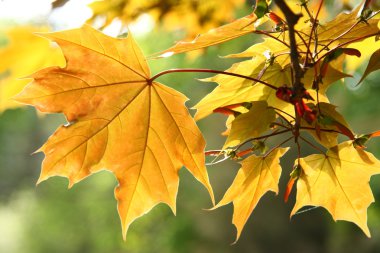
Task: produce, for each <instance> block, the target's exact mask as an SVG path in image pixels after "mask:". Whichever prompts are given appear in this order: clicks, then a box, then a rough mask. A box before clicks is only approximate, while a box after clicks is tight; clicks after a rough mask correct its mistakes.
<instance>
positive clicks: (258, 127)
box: [223, 101, 276, 149]
mask: <svg viewBox="0 0 380 253" xmlns="http://www.w3.org/2000/svg"><path fill="white" fill-rule="evenodd" d="M275 119H276V114H275V112H274V110H273V108H268V104H267V103H266V102H265V101H257V102H253V103H252V107H251V109H250V110H249V111H248V112H247V113H243V114H241V115H239V116H237V117H236V118H235V120H234V121H232V125H231V131H230V133H229V135H228V138H227V140H226V143H225V144H224V146H223V149H225V148H227V147H233V146H236V145H238V144H239V143H241V142H243V141H245V140H247V139H249V138H254V137H258V136H259V135H260V134H262V133H263V132H265V131H266V130H268V129H269V126H270V124H271V123H272V122H274V121H275Z"/></svg>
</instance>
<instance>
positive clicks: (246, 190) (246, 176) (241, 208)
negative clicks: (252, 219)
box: [214, 148, 288, 242]
mask: <svg viewBox="0 0 380 253" xmlns="http://www.w3.org/2000/svg"><path fill="white" fill-rule="evenodd" d="M287 151H288V148H277V149H275V150H273V151H272V152H271V153H270V154H269V155H268V156H256V155H252V156H250V157H248V158H246V159H245V160H243V161H242V162H241V168H240V169H239V171H238V173H237V175H236V178H235V180H234V181H233V183H232V185H231V186H230V188H228V190H227V192H226V193H225V195H224V196H223V199H222V200H221V201H220V202H219V203H218V204H217V205H216V206H215V207H214V209H215V208H218V207H221V206H224V205H227V204H229V203H230V202H233V204H234V214H233V218H232V223H233V224H234V225H235V227H236V229H237V235H236V241H237V240H238V239H239V237H240V234H241V231H242V230H243V228H244V225H245V223H246V222H247V220H248V218H249V216H250V215H251V213H252V211H253V209H255V207H256V205H257V204H258V202H259V200H260V199H261V197H262V196H263V195H264V194H265V193H267V192H268V191H272V192H275V193H276V194H278V181H279V179H280V176H281V167H280V164H279V163H280V158H281V157H282V156H283V155H284V154H285V153H286V152H287ZM236 241H235V242H236Z"/></svg>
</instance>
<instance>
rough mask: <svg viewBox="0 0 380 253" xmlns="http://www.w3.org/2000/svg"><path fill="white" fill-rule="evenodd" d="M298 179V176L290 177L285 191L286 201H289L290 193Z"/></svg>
mask: <svg viewBox="0 0 380 253" xmlns="http://www.w3.org/2000/svg"><path fill="white" fill-rule="evenodd" d="M295 181H296V178H292V177H291V178H290V179H289V182H288V184H287V185H286V189H285V193H284V201H285V203H287V202H288V199H289V196H290V193H291V192H292V189H293V185H294V182H295Z"/></svg>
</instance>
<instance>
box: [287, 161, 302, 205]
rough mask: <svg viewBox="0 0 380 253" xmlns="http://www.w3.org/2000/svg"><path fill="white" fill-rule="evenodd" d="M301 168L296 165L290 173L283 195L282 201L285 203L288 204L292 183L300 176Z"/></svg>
mask: <svg viewBox="0 0 380 253" xmlns="http://www.w3.org/2000/svg"><path fill="white" fill-rule="evenodd" d="M301 170H302V167H301V165H299V164H296V165H295V166H294V167H293V170H292V172H291V173H290V178H289V181H288V184H287V185H286V189H285V194H284V201H285V203H287V202H288V200H289V196H290V193H291V192H292V189H293V185H294V183H295V182H296V181H297V180H298V178H299V177H300V174H301Z"/></svg>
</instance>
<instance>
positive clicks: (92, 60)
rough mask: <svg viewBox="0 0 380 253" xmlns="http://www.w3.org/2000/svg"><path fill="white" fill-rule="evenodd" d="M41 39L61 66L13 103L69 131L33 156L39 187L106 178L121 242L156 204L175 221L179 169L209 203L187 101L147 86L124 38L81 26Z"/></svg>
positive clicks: (135, 52) (141, 62) (144, 69)
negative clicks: (110, 180) (60, 117)
mask: <svg viewBox="0 0 380 253" xmlns="http://www.w3.org/2000/svg"><path fill="white" fill-rule="evenodd" d="M43 36H44V37H47V38H50V39H52V40H54V41H55V42H57V43H58V44H59V46H60V47H61V48H62V50H63V52H64V55H65V57H66V61H67V66H66V67H64V68H60V67H50V68H46V69H43V70H41V71H39V72H37V73H35V74H33V75H32V76H31V77H32V78H34V81H32V82H31V83H30V84H29V85H28V86H27V87H26V88H25V89H24V91H23V92H22V93H21V94H19V95H18V96H17V100H18V101H20V102H23V103H27V104H31V105H34V106H35V107H37V108H38V109H39V110H41V111H43V112H54V113H59V112H63V113H64V114H65V116H66V118H67V120H68V121H69V122H70V124H69V125H68V126H61V127H59V128H58V129H57V130H56V132H55V133H54V134H53V135H52V136H51V137H50V138H49V139H48V141H47V142H46V143H45V144H44V145H43V146H42V147H41V148H40V150H39V151H42V152H44V154H45V156H46V157H45V160H44V161H43V165H42V172H41V175H40V178H39V180H38V183H39V182H41V181H44V180H46V179H47V178H49V177H51V176H63V177H67V178H68V179H69V186H70V187H71V186H72V185H73V184H75V183H77V182H79V181H81V180H82V179H84V178H85V177H87V176H89V175H91V174H93V173H95V172H97V171H100V170H110V171H112V172H113V173H114V174H115V176H116V178H117V180H118V181H119V186H117V187H116V189H115V196H116V199H117V201H118V211H119V215H120V218H121V222H122V228H123V236H124V238H125V237H126V233H127V230H128V227H129V225H130V224H131V223H132V222H133V221H134V220H135V219H136V218H138V217H140V216H142V215H143V214H145V213H146V212H148V211H149V210H150V209H152V208H153V207H154V206H155V205H157V204H158V203H161V202H163V203H166V204H167V205H169V206H170V207H171V209H172V211H173V212H174V213H175V211H176V206H175V205H176V195H177V191H178V184H179V178H178V171H179V169H180V168H181V167H182V166H183V165H184V166H186V167H187V168H188V170H189V171H190V172H191V173H192V174H193V175H194V176H195V177H196V178H197V179H198V180H199V181H200V182H201V183H202V184H203V185H204V186H205V187H206V188H207V190H208V191H209V194H210V196H211V198H212V200H214V196H213V192H212V189H211V186H210V183H209V179H208V175H207V171H206V168H205V160H204V154H203V153H204V147H205V141H204V139H203V137H202V134H201V133H200V131H199V129H198V127H197V126H196V124H195V122H194V120H193V119H192V117H191V116H190V115H189V113H188V111H187V109H186V107H185V106H184V102H185V101H186V100H187V98H186V97H185V96H184V95H183V94H181V93H179V92H177V91H175V90H173V89H171V88H168V87H166V86H164V85H162V84H160V83H158V82H153V81H152V80H151V79H150V77H149V76H150V70H149V67H148V65H147V62H146V60H145V58H144V56H143V54H142V52H141V51H140V49H139V47H138V46H137V44H136V42H135V41H134V40H133V38H132V36H131V35H129V36H128V37H127V38H126V39H115V38H111V37H108V36H106V35H104V34H102V33H101V32H99V31H97V30H95V29H93V28H91V27H90V26H87V25H85V26H83V27H82V28H79V29H75V30H69V31H63V32H57V33H49V34H44V35H43Z"/></svg>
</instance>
